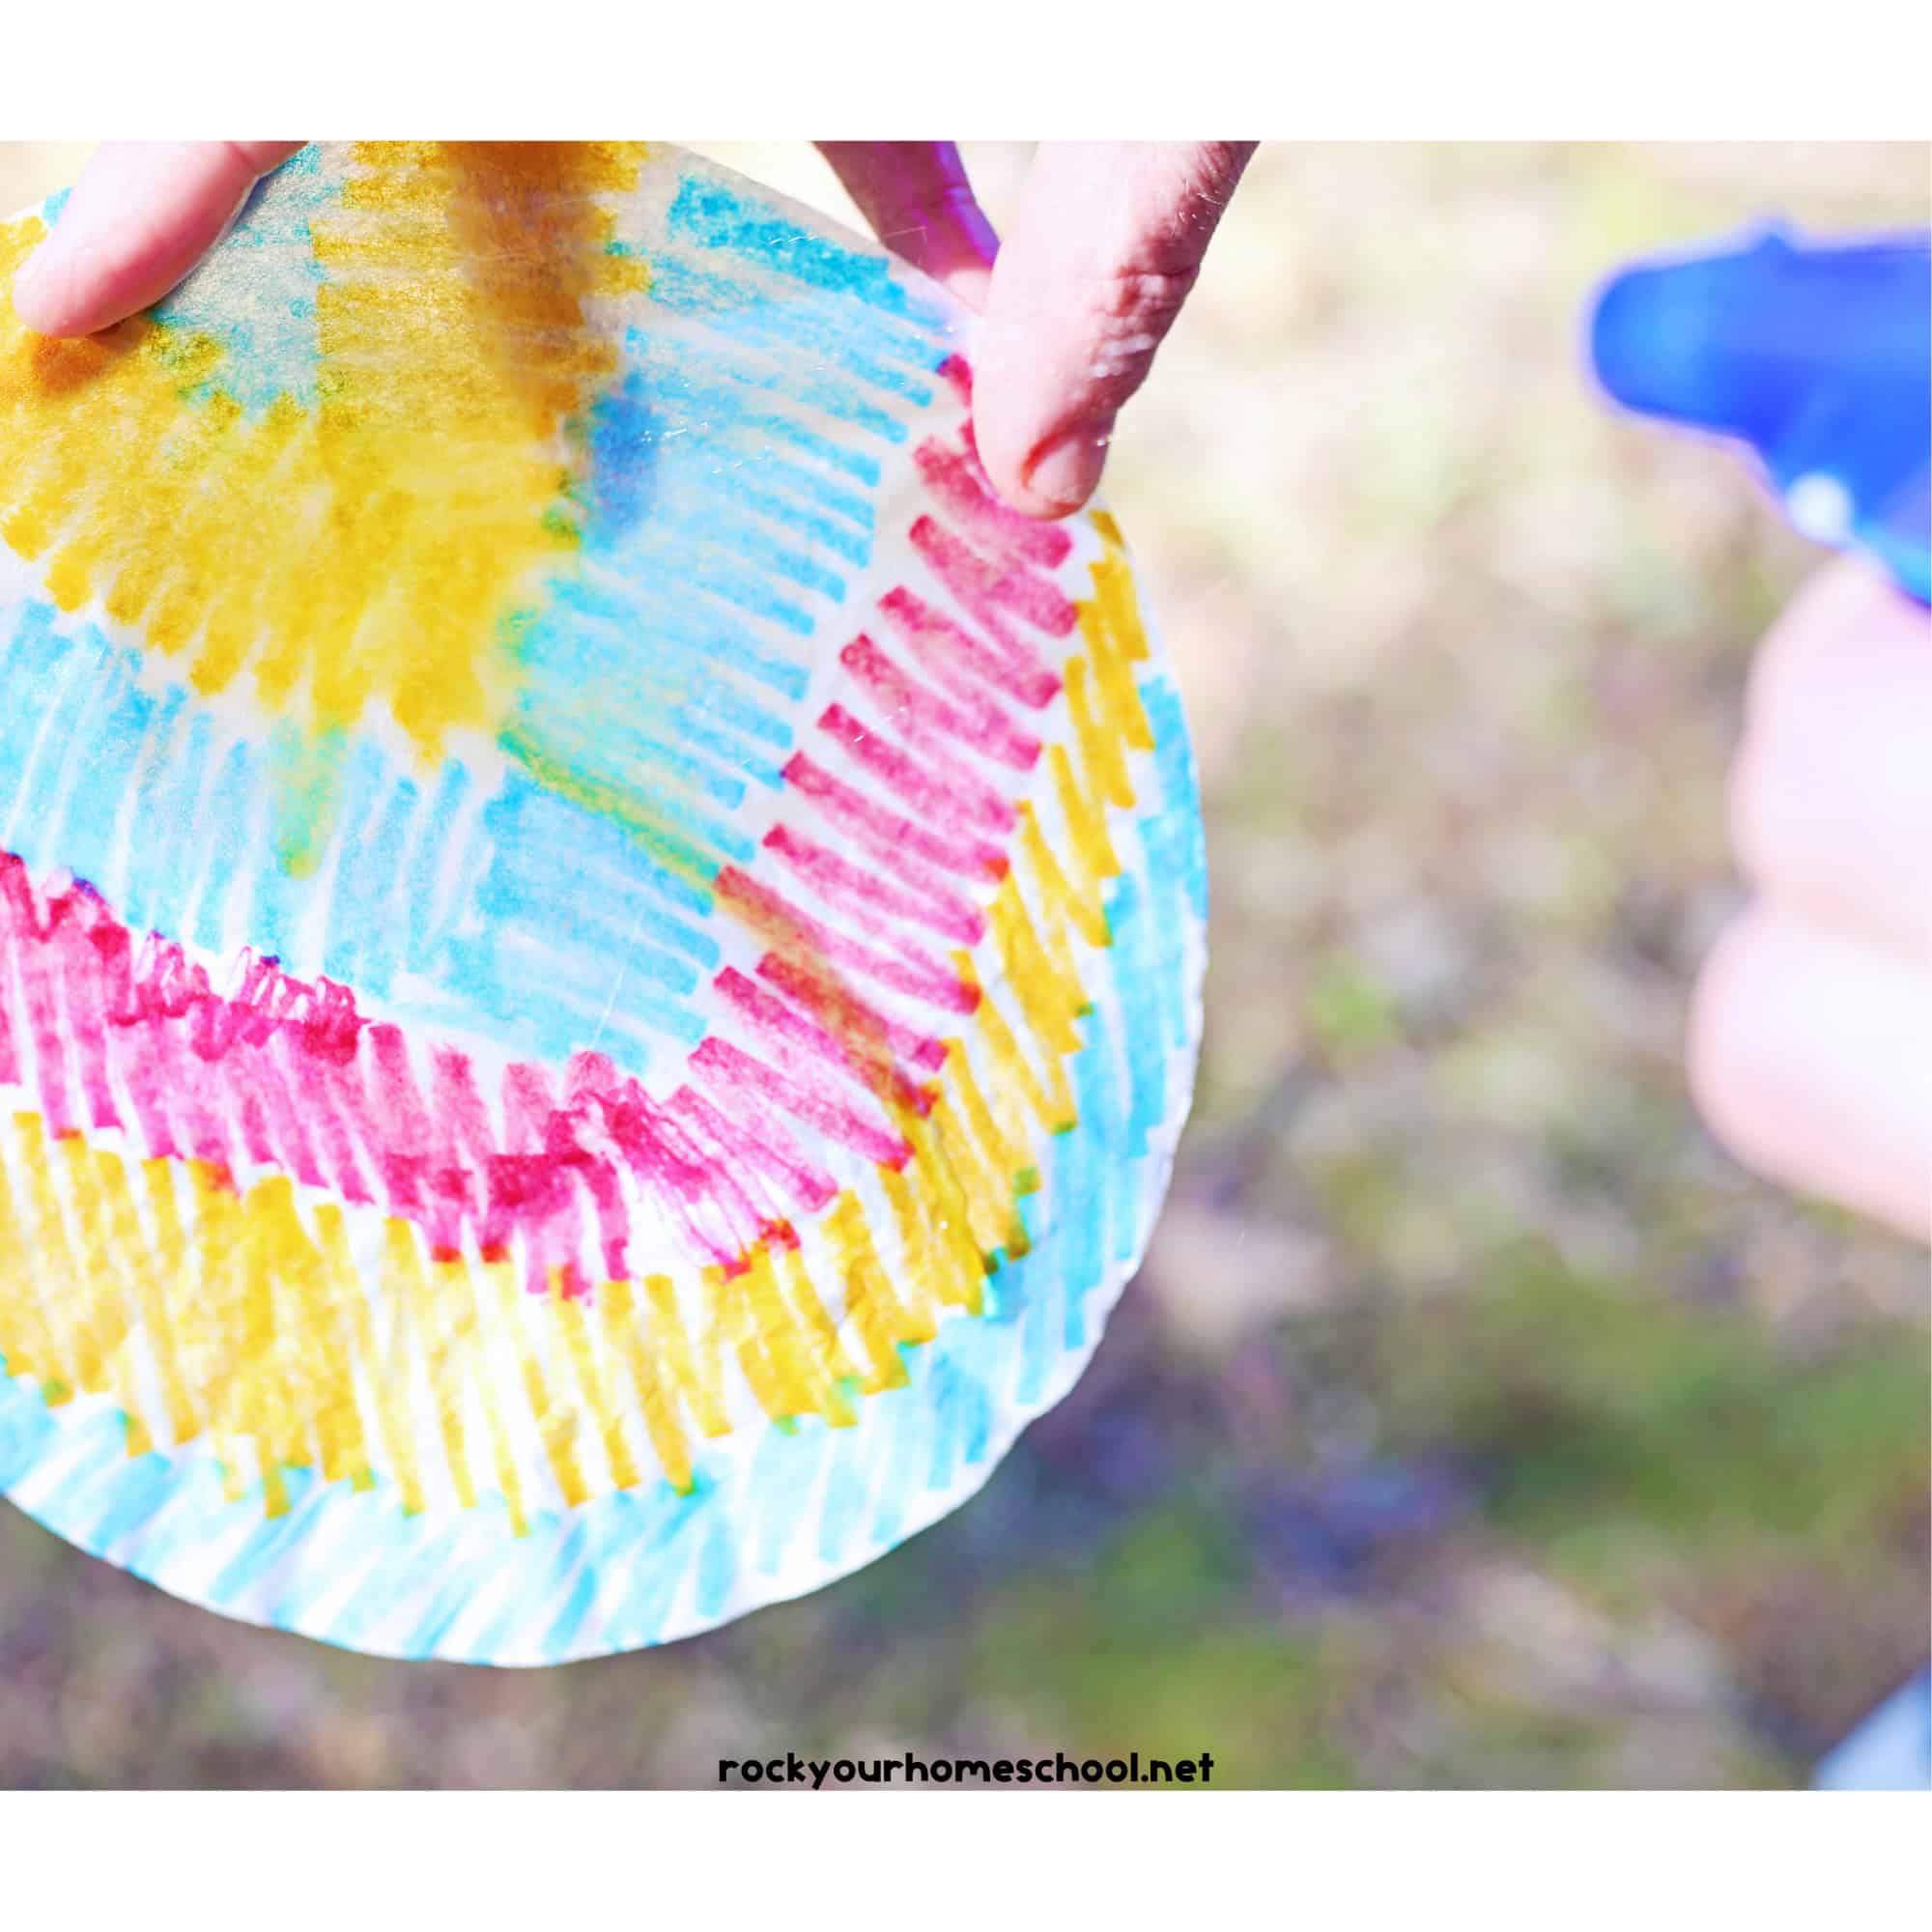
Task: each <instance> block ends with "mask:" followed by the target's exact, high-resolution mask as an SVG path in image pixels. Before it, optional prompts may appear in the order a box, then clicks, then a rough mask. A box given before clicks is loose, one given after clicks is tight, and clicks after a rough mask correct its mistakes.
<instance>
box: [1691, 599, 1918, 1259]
mask: <svg viewBox="0 0 1932 1932" xmlns="http://www.w3.org/2000/svg"><path fill="white" fill-rule="evenodd" d="M1732 821H1733V837H1734V839H1735V842H1736V845H1737V849H1738V857H1739V862H1740V864H1741V865H1742V867H1743V868H1744V870H1745V872H1746V873H1747V875H1748V876H1749V878H1750V880H1751V882H1752V884H1753V885H1754V886H1755V887H1756V889H1757V893H1758V897H1757V899H1756V902H1755V903H1754V904H1753V905H1752V906H1751V907H1750V908H1749V909H1748V910H1747V912H1746V913H1745V914H1744V916H1743V917H1742V918H1741V919H1739V920H1738V922H1737V923H1735V924H1734V925H1733V926H1732V927H1731V928H1730V930H1729V931H1728V932H1727V933H1725V934H1724V936H1723V937H1722V938H1721V939H1720V940H1719V944H1718V946H1717V949H1716V951H1715V952H1713V954H1712V956H1711V958H1710V960H1709V961H1708V962H1707V963H1706V965H1705V968H1704V972H1703V977H1702V980H1700V982H1699V984H1698V988H1697V996H1696V1003H1695V1007H1694V1009H1693V1012H1692V1015H1691V1025H1690V1078H1691V1085H1692V1087H1693V1089H1694V1091H1695V1093H1696V1095H1697V1099H1698V1104H1699V1105H1700V1107H1701V1108H1702V1109H1703V1111H1704V1114H1705V1116H1706V1118H1707V1119H1708V1120H1709V1121H1710V1122H1711V1125H1712V1127H1713V1129H1714V1130H1715V1131H1716V1132H1717V1133H1718V1134H1719V1136H1720V1138H1722V1139H1723V1141H1724V1142H1725V1143H1726V1144H1727V1145H1728V1146H1729V1147H1731V1148H1732V1149H1733V1150H1734V1151H1736V1153H1737V1154H1738V1156H1739V1157H1740V1158H1741V1159H1743V1160H1746V1161H1747V1162H1749V1163H1750V1165H1752V1166H1753V1167H1756V1168H1759V1169H1761V1170H1762V1171H1763V1172H1764V1173H1766V1174H1768V1175H1770V1176H1772V1177H1774V1178H1775V1179H1779V1180H1784V1181H1788V1182H1790V1183H1792V1184H1793V1185H1795V1186H1799V1187H1803V1188H1807V1189H1810V1190H1813V1191H1815V1192H1818V1193H1821V1194H1825V1195H1829V1196H1831V1197H1832V1198H1833V1199H1834V1200H1837V1201H1842V1202H1844V1203H1846V1204H1847V1205H1848V1206H1851V1207H1854V1208H1863V1209H1864V1210H1866V1211H1867V1212H1869V1213H1873V1214H1877V1215H1879V1216H1881V1217H1882V1218H1884V1219H1885V1220H1888V1221H1889V1222H1891V1223H1892V1224H1893V1225H1894V1226H1895V1227H1898V1228H1900V1229H1903V1230H1904V1231H1905V1232H1906V1233H1907V1234H1910V1235H1914V1236H1918V1237H1919V1238H1920V1239H1923V1238H1924V1237H1925V1236H1926V1234H1927V1231H1928V1223H1932V621H1929V620H1928V618H1927V614H1926V612H1925V611H1923V610H1921V609H1920V608H1919V607H1918V606H1917V605H1915V604H1912V603H1909V602H1908V601H1907V600H1906V599H1905V598H1904V597H1902V596H1901V595H1900V594H1899V593H1898V592H1897V591H1895V590H1893V589H1892V588H1891V587H1890V586H1889V584H1887V583H1886V582H1883V581H1882V580H1881V579H1880V578H1879V577H1878V576H1876V575H1875V574H1874V573H1873V572H1872V571H1871V570H1870V569H1869V568H1867V567H1866V566H1865V565H1863V564H1860V563H1855V562H1843V563H1837V564H1833V565H1832V566H1831V567H1830V568H1829V569H1827V570H1825V571H1823V572H1821V573H1820V574H1819V576H1818V577H1817V578H1815V579H1814V580H1813V581H1812V582H1810V583H1809V584H1808V585H1807V586H1806V587H1805V589H1804V592H1803V593H1802V594H1801V595H1800V596H1799V598H1798V599H1797V601H1796V602H1795V603H1794V604H1793V605H1792V606H1791V608H1790V610H1788V611H1786V612H1785V613H1784V615H1783V616H1782V617H1781V618H1780V619H1779V620H1778V622H1777V623H1776V625H1775V626H1774V627H1773V629H1772V631H1771V634H1770V636H1769V637H1768V638H1767V639H1765V642H1764V645H1763V648H1762V649H1761V651H1760V652H1759V655H1758V661H1757V664H1756V667H1755V668H1754V670H1753V673H1752V678H1751V692H1750V703H1749V710H1748V716H1747V725H1746V730H1745V742H1744V745H1743V748H1742V750H1741V751H1740V753H1739V755H1738V760H1737V764H1736V766H1735V768H1734V771H1733V778H1732Z"/></svg>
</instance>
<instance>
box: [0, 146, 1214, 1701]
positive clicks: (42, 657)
mask: <svg viewBox="0 0 1932 1932" xmlns="http://www.w3.org/2000/svg"><path fill="white" fill-rule="evenodd" d="M56 200H58V198H56ZM58 214H59V210H58V207H57V205H56V203H49V204H48V206H47V207H46V208H45V209H44V210H43V211H42V212H41V213H38V214H35V215H28V216H25V217H23V218H21V219H19V220H16V221H14V222H13V223H11V224H9V225H7V226H5V227H0V289H4V288H5V287H8V286H11V281H12V276H13V272H14V269H15V268H16V267H17V266H18V264H19V263H20V262H21V261H22V260H23V259H24V258H25V256H26V254H27V253H28V251H29V250H30V249H31V248H32V247H33V245H34V243H35V242H36V241H37V240H38V239H39V238H40V237H41V236H42V235H43V232H44V225H45V223H47V222H49V221H53V220H56V219H58ZM970 354H971V338H970V329H969V327H968V324H967V322H966V320H965V318H964V312H963V311H962V310H960V309H959V308H958V307H957V306H956V305H955V304H954V303H952V301H950V300H949V299H948V298H946V297H945V296H944V295H943V294H942V293H941V292H940V291H939V290H938V289H937V288H936V287H935V286H934V285H932V284H931V283H929V282H927V281H925V280H924V279H923V277H921V276H920V275H918V274H916V273H914V272H913V271H911V270H907V269H906V268H905V267H903V266H902V265H901V264H899V263H897V262H896V261H895V260H893V259H891V258H889V257H888V256H887V255H885V254H884V253H883V252H882V251H881V250H879V249H878V248H876V247H875V246H873V245H872V244H870V243H868V242H862V241H858V240H857V239H855V238H854V237H852V236H849V235H847V234H844V233H842V232H840V231H838V230H837V229H835V228H833V227H831V226H830V225H828V224H827V223H825V222H824V221H822V220H820V219H819V218H818V217H816V216H814V215H811V214H810V213H806V212H805V211H803V210H801V209H799V208H796V207H793V206H790V205H787V204H785V203H783V202H781V201H780V200H778V199H776V198H775V197H774V196H772V195H771V194H769V193H767V192H765V191H763V190H761V189H758V188H756V187H754V186H753V185H751V184H749V183H747V182H745V181H743V180H740V179H738V178H736V177H734V176H732V175H730V174H727V173H725V172H724V171H721V170H720V169H718V168H716V167H713V166H711V165H709V164H707V163H705V162H702V161H699V160H697V159H696V158H694V157H693V156H689V155H686V154H683V153H680V152H679V151H677V150H675V149H669V148H660V147H655V146H653V147H649V148H643V147H638V148H620V147H605V146H564V147H543V146H532V145H523V146H504V147H487V146H485V147H474V148H466V147H461V146H449V147H436V146H406V145H375V144H370V145H357V146H354V147H341V148H337V147H322V148H311V149H308V150H306V151H304V152H303V153H302V154H301V155H300V156H298V157H297V158H296V159H295V160H293V161H291V162H290V163H289V164H288V165H287V166H286V167H284V168H283V169H281V170H280V171H279V172H278V173H276V174H275V175H274V176H272V177H271V178H270V180H269V181H268V182H267V183H266V184H265V185H263V186H262V187H261V188H260V189H258V191H257V192H256V194H255V196H254V197H253V199H252V201H251V202H250V204H249V206H248V209H247V211H246V213H245V214H244V215H243V218H242V219H241V222H240V223H239V224H238V225H237V226H236V228H235V229H234V230H233V232H231V233H230V234H229V236H228V237H227V239H226V240H225V241H222V243H221V244H220V246H219V247H218V248H217V249H216V251H215V253H214V254H213V256H212V257H211V258H210V259H209V261H208V262H207V264H206V265H205V266H204V267H202V268H201V269H200V270H198V271H197V272H196V273H195V275H194V276H193V277H192V279H190V280H189V281H188V282H187V283H186V284H185V285H184V286H183V287H182V288H181V289H180V290H178V291H177V292H176V294H175V295H174V296H172V297H171V298H169V299H168V300H167V301H166V302H164V303H163V304H162V305H161V306H160V307H159V308H158V309H156V310H155V311H153V312H152V313H151V314H149V315H146V316H143V317H139V318H136V319H135V320H133V321H131V322H129V323H126V324H124V325H122V326H121V327H118V328H116V329H114V330H111V331H109V332H108V333H106V334H103V335H101V336H98V337H95V338H93V339H90V340H88V341H84V342H78V343H55V342H49V341H46V340H43V339H42V338H39V337H35V336H32V335H30V334H28V333H26V332H25V331H24V330H23V329H22V328H21V327H20V325H19V323H18V322H17V321H16V320H15V318H14V314H13V311H12V307H11V304H10V303H9V302H7V301H6V299H5V298H4V297H0V539H4V542H3V543H0V1101H4V1106H0V1355H3V1356H4V1364H5V1374H4V1376H0V1484H4V1486H5V1488H6V1491H7V1492H8V1493H9V1494H10V1495H11V1496H12V1497H13V1498H14V1501H16V1502H17V1503H19V1504H20V1505H21V1506H22V1507H23V1508H25V1509H27V1510H28V1511H30V1512H31V1513H32V1514H33V1515H34V1516H36V1517H38V1518H39V1519H40V1520H42V1521H43V1522H44V1523H46V1524H48V1525H50V1526H51V1527H52V1528H54V1529H56V1530H58V1531H59V1532H60V1533H61V1534H62V1535H63V1536H66V1537H68V1538H70V1539H71V1540H72V1541H73V1542H75V1543H77V1544H79V1545H80V1546H81V1547H82V1548H86V1549H89V1550H92V1551H94V1552H96V1553H97V1554H99V1555H100V1556H103V1557H105V1558H106V1559H107V1560H108V1561H109V1562H112V1563H115V1564H119V1565H121V1566H122V1567H124V1568H126V1569H128V1570H130V1571H132V1572H133V1573H134V1574H135V1575H137V1576H140V1577H147V1578H149V1579H151V1580H152V1581H154V1582H156V1583H157V1584H159V1585H160V1586H161V1587H162V1588H164V1589H167V1590H170V1591H172V1592H174V1593H175V1594H176V1595H178V1596H182V1597H185V1598H187V1599H189V1600H190V1601H192V1602H195V1603H199V1604H205V1605H209V1606H210V1607H212V1608H213V1609H216V1610H220V1611H222V1612H224V1613H226V1614H228V1615H230V1616H235V1617H241V1618H244V1619H247V1620H248V1621H250V1622H254V1623H261V1624H270V1625H275V1626H278V1627H281V1628H283V1629H287V1630H293V1631H299V1632H302V1633H304V1634H308V1635H310V1636H315V1637H320V1638H323V1639H326V1640H327V1641H330V1642H334V1643H340V1644H346V1645H351V1646H354V1647H355V1648H356V1649H360V1650H367V1651H372V1652H376V1653H380V1654H382V1655H385V1656H392V1657H417V1658H429V1657H438V1658H451V1659H462V1660H467V1661H470V1662H491V1663H519V1664H525V1663H543V1662H557V1661H561V1660H565V1659H570V1658H579V1657H586V1656H593V1655H597V1654H600V1653H603V1652H608V1651H612V1650H619V1649H625V1648H630V1647H633V1646H637V1645H641V1644H650V1643H658V1642H662V1641H665V1640H666V1639H668V1638H671V1637H676V1636H680V1635H684V1634H688V1633H691V1632H693V1631H697V1630H702V1629H704V1628H706V1627H708V1626H710V1625H713V1624H717V1623H719V1622H722V1621H723V1620H725V1619H726V1618H729V1617H732V1616H736V1615H738V1614H740V1613H742V1612H743V1611H746V1610H748V1609H752V1608H754V1607H755V1606H756V1605H760V1604H764V1603H769V1602H772V1601H773V1600H775V1599H778V1598H783V1597H789V1596H793V1595H796V1594H797V1593H799V1592H800V1591H803V1590H809V1589H811V1588H814V1587H816V1586H817V1585H820V1584H822V1583H825V1582H827V1581H829V1580H830V1579H831V1578H833V1577H838V1576H840V1575H842V1574H843V1573H845V1572H847V1571H849V1570H851V1569H853V1568H854V1567H855V1566H857V1565H859V1564H862V1563H865V1562H867V1560H869V1559H870V1558H872V1557H874V1556H876V1555H878V1554H880V1553H881V1552H882V1551H884V1550H886V1549H889V1548H892V1547H893V1545H895V1543H897V1542H899V1541H900V1540H901V1539H902V1538H904V1537H905V1536H907V1535H909V1534H910V1533H911V1532H912V1531H914V1530H916V1529H918V1528H920V1527H921V1526H922V1525H923V1524H925V1523H928V1522H931V1521H932V1520H934V1519H935V1518H936V1517H938V1516H940V1515H942V1514H943V1513H944V1512H946V1511H947V1510H950V1509H951V1508H952V1507H953V1506H954V1505H955V1504H956V1503H958V1502H959V1501H960V1500H961V1499H962V1498H964V1497H966V1496H968V1495H970V1494H971V1493H972V1492H974V1491H975V1490H977V1489H978V1488H979V1486H980V1484H981V1483H982V1482H983V1481H984V1480H985V1478H986V1475H987V1473H988V1471H989V1470H991V1468H992V1467H993V1465H994V1464H995V1463H997V1461H998V1460H999V1458H1000V1456H1001V1454H1002V1453H1003V1452H1004V1451H1005V1450H1006V1448H1007V1447H1008V1445H1009V1443H1010V1442H1011V1441H1012V1439H1013V1437H1014V1435H1016V1434H1017V1433H1018V1431H1019V1430H1020V1428H1021V1427H1022V1426H1023V1425H1024V1424H1025V1423H1026V1422H1027V1420H1028V1419H1029V1418H1030V1417H1032V1416H1035V1415H1037V1414H1038V1413H1039V1411H1040V1410H1041V1409H1042V1408H1044V1407H1046V1406H1048V1405H1049V1404H1051V1403H1052V1402H1053V1401H1055V1400H1056V1399H1057V1398H1058V1397H1059V1396H1060V1395H1061V1394H1062V1393H1063V1392H1064V1391H1065V1389H1066V1388H1067V1387H1068V1385H1069V1384H1070V1383H1071V1382H1072V1380H1073V1379H1074V1378H1075V1377H1076V1376H1077V1375H1078V1373H1079V1371H1080V1369H1081V1366H1082V1365H1083V1364H1084V1363H1085V1362H1086V1360H1087V1358H1088V1356H1089V1355H1090V1354H1091V1353H1092V1351H1093V1349H1094V1343H1095V1340H1096V1339H1097V1337H1098V1334H1099V1330H1100V1324H1101V1322H1102V1321H1103V1319H1104V1317H1105V1315H1106V1313H1107V1311H1108V1309H1109V1307H1110V1306H1111V1305H1112V1303H1113V1301H1114V1299H1115V1297H1116V1296H1117V1294H1118V1293H1119V1292H1120V1288H1121V1285H1122V1281H1123V1280H1124V1279H1125V1278H1126V1276H1127V1275H1128V1274H1129V1273H1130V1272H1131V1271H1132V1269H1133V1267H1134V1265H1135V1264H1136V1262H1137V1260H1138V1258H1139V1256H1140V1254H1141V1251H1142V1248H1143V1246H1144V1244H1145V1242H1146V1240H1147V1236H1148V1234H1149V1231H1150V1228H1151V1223H1152V1219H1153V1216H1154V1213H1155V1210H1156V1208H1157V1207H1158V1204H1159V1201H1160V1197H1161V1193H1162V1189H1163V1187H1164V1186H1165V1183H1166V1179H1167V1174H1168V1169H1169V1163H1170V1160H1171V1157H1172V1154H1173V1150H1174V1144H1175V1139H1176V1136H1177V1134H1178V1133H1179V1126H1180V1122H1181V1119H1182V1116H1183V1115H1184V1113H1185V1110H1186V1105H1187V1100H1188V1095H1189V1091H1190V1083H1191V1080H1192V1075H1193V1066H1194V1056H1195V1046H1196V1038H1197V1033H1198V1026H1199V989H1200V980H1201V973H1202V964H1203V950H1202V939H1203V924H1204V915H1205V890H1206V888H1205V878H1204V871H1203V859H1202V845H1201V832H1200V820H1199V811H1198V807H1197V801H1196V795H1195V785H1194V779H1193V772H1192V767H1191V764H1190V761H1189V753H1188V747H1187V739H1186V734H1185V729H1184V726H1183V724H1182V720H1181V714H1180V708H1179V701H1178V699H1177V696H1176V693H1175V688H1174V684H1173V681H1172V678H1171V676H1170V675H1169V672H1168V670H1167V668H1166V667H1165V665H1164V664H1163V662H1162V659H1161V655H1160V652H1159V650H1158V648H1157V646H1156V645H1155V644H1154V643H1153V642H1152V641H1151V637H1150V633H1149V630H1148V626H1147V621H1146V617H1145V614H1144V613H1143V612H1142V611H1140V610H1139V608H1138V606H1137V601H1136V597H1135V591H1134V584H1133V580H1132V576H1131V573H1130V571H1129V568H1128V564H1127V561H1126V558H1125V554H1124V553H1123V551H1122V546H1121V541H1120V537H1119V534H1118V532H1117V531H1116V529H1115V527H1114V526H1113V524H1112V522H1111V520H1110V519H1109V518H1108V517H1107V516H1106V515H1105V514H1104V513H1101V512H1098V511H1094V512H1092V513H1090V514H1088V515H1085V516H1083V517H1081V518H1079V519H1077V520H1076V521H1074V522H1072V523H1069V524H1067V525H1065V526H1042V525H1038V524H1035V523H1031V522H1029V521H1027V520H1025V519H1023V518H1021V517H1019V516H1018V515H1016V514H1014V513H1013V512H1012V511H1010V510H1009V509H1008V508H1006V507H1005V506H1004V505H1003V504H1001V503H1000V502H999V501H998V500H997V499H996V498H995V497H993V496H992V495H991V493H990V491H989V489H988V487H987V485H986V482H985V479H984V477H983V475H982V473H981V471H980V466H979V462H978V459H977V457H976V455H975V451H974V445H973V437H972V421H971V409H970V386H971V373H970V369H969V366H968V358H969V356H970Z"/></svg>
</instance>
